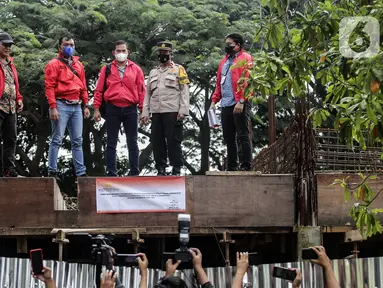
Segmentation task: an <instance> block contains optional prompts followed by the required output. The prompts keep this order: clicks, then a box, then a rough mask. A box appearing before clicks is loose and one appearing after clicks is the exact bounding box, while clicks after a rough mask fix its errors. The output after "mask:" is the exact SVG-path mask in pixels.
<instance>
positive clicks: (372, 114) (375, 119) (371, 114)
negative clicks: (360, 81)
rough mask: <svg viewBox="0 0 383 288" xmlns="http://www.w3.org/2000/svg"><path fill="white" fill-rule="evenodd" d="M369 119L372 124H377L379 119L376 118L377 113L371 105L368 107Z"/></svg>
mask: <svg viewBox="0 0 383 288" xmlns="http://www.w3.org/2000/svg"><path fill="white" fill-rule="evenodd" d="M367 117H368V118H369V119H370V120H371V122H373V123H377V121H378V120H377V118H376V114H375V112H374V111H373V109H372V108H371V105H369V104H368V105H367Z"/></svg>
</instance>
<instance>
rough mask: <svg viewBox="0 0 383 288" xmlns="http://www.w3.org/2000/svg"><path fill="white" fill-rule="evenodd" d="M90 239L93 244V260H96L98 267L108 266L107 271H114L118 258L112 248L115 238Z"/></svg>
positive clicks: (99, 237)
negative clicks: (115, 261) (115, 260)
mask: <svg viewBox="0 0 383 288" xmlns="http://www.w3.org/2000/svg"><path fill="white" fill-rule="evenodd" d="M89 238H90V239H91V241H92V242H93V244H92V252H91V253H92V258H93V260H95V262H96V263H95V264H96V265H102V266H106V269H108V270H112V269H113V265H114V259H115V258H116V256H117V253H116V251H115V250H114V248H113V247H112V246H110V244H111V242H112V240H113V238H114V236H113V235H110V236H104V235H97V236H95V237H92V236H91V235H89Z"/></svg>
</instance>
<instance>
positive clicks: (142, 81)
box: [136, 67, 146, 111]
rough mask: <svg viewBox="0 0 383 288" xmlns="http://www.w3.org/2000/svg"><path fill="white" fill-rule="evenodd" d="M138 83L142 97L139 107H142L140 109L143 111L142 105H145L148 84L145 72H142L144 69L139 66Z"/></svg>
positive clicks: (139, 94) (140, 96)
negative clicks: (146, 83) (146, 84)
mask: <svg viewBox="0 0 383 288" xmlns="http://www.w3.org/2000/svg"><path fill="white" fill-rule="evenodd" d="M136 85H137V89H138V97H139V99H140V102H139V104H138V108H139V109H140V111H142V106H143V105H144V99H145V94H146V86H145V77H144V72H142V69H141V68H140V67H137V77H136Z"/></svg>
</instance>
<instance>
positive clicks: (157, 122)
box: [151, 112, 183, 170]
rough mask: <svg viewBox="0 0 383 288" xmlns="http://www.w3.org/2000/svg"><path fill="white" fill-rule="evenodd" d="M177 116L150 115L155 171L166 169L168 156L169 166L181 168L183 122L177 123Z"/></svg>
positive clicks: (169, 114) (174, 114)
mask: <svg viewBox="0 0 383 288" xmlns="http://www.w3.org/2000/svg"><path fill="white" fill-rule="evenodd" d="M177 115H178V113H177V112H175V113H153V115H152V126H151V130H152V135H151V141H152V144H153V155H154V161H155V162H156V169H157V170H160V169H165V168H166V167H167V162H168V161H167V158H168V156H169V161H170V165H172V166H173V167H175V168H181V167H182V148H181V142H182V138H183V131H182V126H183V122H182V121H177Z"/></svg>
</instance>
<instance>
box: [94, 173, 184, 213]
mask: <svg viewBox="0 0 383 288" xmlns="http://www.w3.org/2000/svg"><path fill="white" fill-rule="evenodd" d="M96 203H97V213H132V212H185V211H186V193H185V177H180V176H164V177H158V176H157V177H124V178H116V177H113V178H97V179H96Z"/></svg>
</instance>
